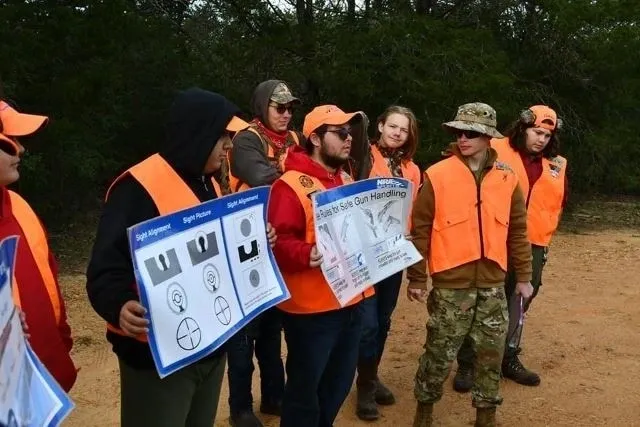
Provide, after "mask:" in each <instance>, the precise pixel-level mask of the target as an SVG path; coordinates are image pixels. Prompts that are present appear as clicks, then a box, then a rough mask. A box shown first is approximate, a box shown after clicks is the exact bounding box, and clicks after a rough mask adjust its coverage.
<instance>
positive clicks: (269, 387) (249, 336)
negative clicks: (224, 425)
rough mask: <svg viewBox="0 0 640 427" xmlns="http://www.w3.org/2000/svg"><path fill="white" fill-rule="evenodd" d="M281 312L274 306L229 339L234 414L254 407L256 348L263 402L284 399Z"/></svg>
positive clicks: (229, 374) (230, 379)
mask: <svg viewBox="0 0 640 427" xmlns="http://www.w3.org/2000/svg"><path fill="white" fill-rule="evenodd" d="M281 333H282V313H281V312H280V311H279V310H278V309H276V308H272V309H269V310H267V311H265V312H264V313H262V314H261V315H260V316H258V317H257V318H255V319H254V320H253V321H252V322H251V323H249V324H248V325H247V326H245V327H244V328H242V329H241V330H239V331H238V332H237V333H236V334H235V335H234V336H233V337H231V338H230V339H229V341H227V344H226V350H227V360H228V362H227V363H228V365H229V368H228V377H229V408H230V410H231V414H232V415H236V414H239V413H241V412H246V411H252V410H253V396H252V395H251V379H252V376H253V370H254V366H253V352H254V349H255V353H256V358H257V359H258V366H259V367H260V392H261V394H262V396H261V399H262V401H263V402H269V403H272V404H275V403H278V402H280V401H282V395H283V393H284V366H283V364H282V353H281V348H280V346H281V342H282V335H281Z"/></svg>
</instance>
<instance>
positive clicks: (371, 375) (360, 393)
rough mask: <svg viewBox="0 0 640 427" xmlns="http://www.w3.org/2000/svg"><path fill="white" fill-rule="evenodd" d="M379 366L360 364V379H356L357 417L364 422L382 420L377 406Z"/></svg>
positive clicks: (366, 363)
mask: <svg viewBox="0 0 640 427" xmlns="http://www.w3.org/2000/svg"><path fill="white" fill-rule="evenodd" d="M376 365H377V364H376V363H375V362H374V363H371V362H359V363H358V378H357V379H356V390H357V402H356V415H357V416H358V418H360V419H361V420H363V421H375V420H377V419H378V418H380V412H379V411H378V405H377V404H376V388H377V384H378V382H377V381H376V369H377V366H376Z"/></svg>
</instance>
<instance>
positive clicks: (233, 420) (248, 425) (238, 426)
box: [229, 411, 264, 427]
mask: <svg viewBox="0 0 640 427" xmlns="http://www.w3.org/2000/svg"><path fill="white" fill-rule="evenodd" d="M229 423H230V424H231V427H264V425H263V424H262V421H260V420H259V419H258V417H256V414H254V413H253V411H244V412H240V413H238V414H235V415H233V414H232V415H231V417H230V418H229Z"/></svg>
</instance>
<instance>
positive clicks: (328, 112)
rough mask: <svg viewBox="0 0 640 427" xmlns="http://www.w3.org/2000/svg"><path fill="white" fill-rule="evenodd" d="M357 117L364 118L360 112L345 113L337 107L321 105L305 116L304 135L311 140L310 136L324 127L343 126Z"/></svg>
mask: <svg viewBox="0 0 640 427" xmlns="http://www.w3.org/2000/svg"><path fill="white" fill-rule="evenodd" d="M355 116H362V114H361V113H360V112H356V113H345V112H344V111H342V110H341V109H339V108H338V107H337V106H335V105H319V106H317V107H316V108H314V109H313V110H311V112H310V113H309V114H307V115H306V116H305V118H304V124H303V125H302V134H303V135H304V136H305V137H306V138H309V135H311V134H312V133H313V131H315V130H316V129H318V128H319V127H320V126H322V125H334V126H338V125H343V124H345V123H348V122H349V121H351V119H353V118H354V117H355Z"/></svg>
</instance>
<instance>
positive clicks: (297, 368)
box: [268, 105, 373, 427]
mask: <svg viewBox="0 0 640 427" xmlns="http://www.w3.org/2000/svg"><path fill="white" fill-rule="evenodd" d="M359 120H362V115H361V114H360V113H345V112H343V111H342V110H341V109H339V108H338V107H336V106H335V105H321V106H318V107H316V108H314V109H313V110H312V111H311V112H310V113H309V114H307V116H306V117H305V120H304V125H303V134H304V136H305V137H306V138H307V142H306V144H305V146H304V147H294V148H292V149H291V150H290V151H289V154H288V156H287V159H286V162H285V173H284V174H283V175H282V177H280V178H279V179H278V180H277V181H276V182H275V183H274V184H273V186H272V188H271V196H270V201H269V211H268V218H269V221H270V222H271V223H272V224H273V226H274V227H275V228H276V229H277V230H278V242H277V243H276V245H275V247H274V254H275V257H276V261H277V262H278V266H279V267H280V271H281V272H282V276H283V278H284V281H285V283H286V285H287V288H288V289H289V292H290V294H291V298H290V299H289V300H287V301H285V302H283V303H280V305H279V306H278V307H279V308H280V310H282V311H283V312H284V316H283V326H284V333H285V340H286V342H287V349H288V354H287V363H286V373H287V383H286V386H285V392H284V400H283V404H282V416H281V420H280V426H282V427H300V426H305V427H320V426H322V427H324V426H331V425H333V421H334V420H335V418H336V415H337V414H338V411H339V410H340V407H341V406H342V403H343V402H344V400H345V398H346V397H347V395H348V393H349V389H350V388H351V384H352V382H353V377H354V375H355V370H356V364H357V359H358V346H359V341H360V335H361V328H362V324H361V313H360V309H359V304H360V303H361V302H362V300H363V299H364V298H366V297H367V296H370V295H371V294H373V289H372V288H371V287H369V288H368V289H367V290H366V291H365V292H363V293H362V294H359V295H358V296H356V297H355V298H353V299H352V300H351V301H349V302H348V303H347V304H346V306H345V307H341V305H340V303H339V302H338V300H337V299H336V297H335V295H334V293H333V292H332V290H331V288H330V286H329V284H328V283H327V281H326V279H325V278H324V276H323V273H322V270H321V269H320V268H319V266H320V264H321V263H322V259H323V255H322V253H321V250H320V249H319V247H318V246H316V235H315V232H314V229H315V228H314V215H313V206H312V202H311V198H310V197H309V196H310V195H311V194H312V193H314V192H317V191H323V190H326V189H330V188H335V187H338V186H341V185H343V184H345V183H348V182H351V181H352V179H351V177H350V176H349V174H347V173H346V172H345V171H344V170H343V166H344V165H345V164H346V163H347V161H348V159H349V154H350V151H351V144H352V141H353V139H352V136H351V125H352V124H355V123H357V121H359Z"/></svg>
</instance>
